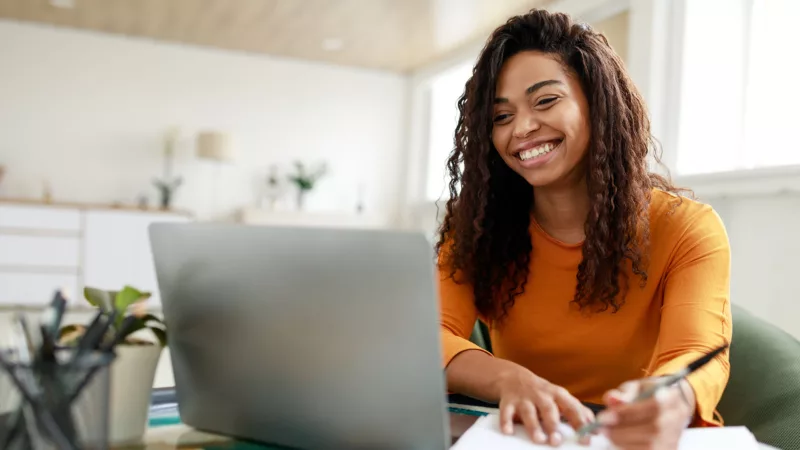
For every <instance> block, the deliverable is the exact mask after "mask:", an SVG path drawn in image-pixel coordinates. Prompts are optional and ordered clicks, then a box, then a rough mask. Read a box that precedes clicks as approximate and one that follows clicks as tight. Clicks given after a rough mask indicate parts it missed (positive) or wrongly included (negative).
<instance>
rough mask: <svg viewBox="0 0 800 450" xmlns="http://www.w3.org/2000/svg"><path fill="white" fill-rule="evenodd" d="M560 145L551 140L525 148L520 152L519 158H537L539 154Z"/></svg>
mask: <svg viewBox="0 0 800 450" xmlns="http://www.w3.org/2000/svg"><path fill="white" fill-rule="evenodd" d="M556 147H558V145H557V144H556V145H554V144H553V143H551V142H548V143H546V144H542V145H540V146H538V147H536V148H532V149H528V150H525V151H524V152H521V153H520V154H519V159H521V160H523V161H525V160H527V159H531V158H536V157H537V156H541V155H544V154H545V153H549V152H550V151H552V150H553V149H554V148H556Z"/></svg>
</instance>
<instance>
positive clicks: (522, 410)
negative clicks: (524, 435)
mask: <svg viewBox="0 0 800 450" xmlns="http://www.w3.org/2000/svg"><path fill="white" fill-rule="evenodd" d="M517 416H518V417H519V419H520V422H522V424H523V425H524V426H525V430H526V431H527V432H528V436H530V438H531V439H532V440H533V442H535V443H537V444H544V443H546V442H547V436H546V435H545V434H544V432H543V431H542V427H541V425H540V424H539V416H538V414H537V412H536V406H534V405H533V402H530V401H526V402H523V403H522V404H521V405H520V406H519V412H518V413H517Z"/></svg>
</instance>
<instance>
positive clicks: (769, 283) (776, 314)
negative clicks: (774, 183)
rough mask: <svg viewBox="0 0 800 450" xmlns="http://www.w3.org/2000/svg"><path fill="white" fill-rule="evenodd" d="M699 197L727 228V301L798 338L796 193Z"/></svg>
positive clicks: (799, 220)
mask: <svg viewBox="0 0 800 450" xmlns="http://www.w3.org/2000/svg"><path fill="white" fill-rule="evenodd" d="M701 200H703V201H705V202H706V203H709V204H711V205H712V206H713V207H714V209H715V210H716V211H717V213H718V214H719V215H720V217H721V218H722V221H723V222H724V223H725V227H726V229H727V231H728V238H729V239H730V243H731V301H732V302H733V303H736V304H738V305H740V306H742V307H744V308H746V309H747V310H748V311H750V312H752V313H753V314H755V315H756V316H759V317H761V318H763V319H765V320H767V321H769V322H771V323H773V324H775V325H777V326H779V327H780V328H782V329H783V330H785V331H787V332H788V333H790V334H792V335H794V336H795V337H797V338H798V339H800V293H799V292H798V288H797V281H798V279H800V278H799V276H798V269H800V264H799V263H798V256H797V255H799V254H800V236H799V235H798V230H800V193H796V192H795V193H785V194H766V195H761V194H758V195H735V196H729V197H716V198H708V199H703V198H702V197H701ZM734 333H735V329H734Z"/></svg>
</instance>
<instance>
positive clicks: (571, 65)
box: [437, 10, 731, 449]
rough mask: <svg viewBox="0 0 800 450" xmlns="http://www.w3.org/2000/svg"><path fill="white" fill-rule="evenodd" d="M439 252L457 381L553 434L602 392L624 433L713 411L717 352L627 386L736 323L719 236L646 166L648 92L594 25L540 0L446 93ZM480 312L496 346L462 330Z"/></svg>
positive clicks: (447, 348) (643, 443) (607, 420)
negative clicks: (539, 6) (451, 114)
mask: <svg viewBox="0 0 800 450" xmlns="http://www.w3.org/2000/svg"><path fill="white" fill-rule="evenodd" d="M458 107H459V111H460V118H459V122H458V126H457V128H456V132H455V144H456V146H455V149H454V150H453V152H452V154H451V156H450V159H449V161H448V169H449V172H450V175H451V177H452V180H451V182H450V199H449V201H448V202H447V214H446V217H445V220H444V223H443V225H442V228H441V232H440V237H439V242H438V245H437V251H438V253H439V268H440V272H441V282H440V295H441V314H442V318H441V334H442V341H443V346H444V359H445V361H444V365H445V367H446V376H447V382H448V386H449V389H450V391H451V392H458V393H462V394H466V395H469V396H472V397H475V398H479V399H483V400H487V401H494V402H499V404H500V416H501V426H502V428H503V430H504V431H506V432H510V431H511V426H512V421H518V422H521V423H522V424H524V425H525V427H526V429H527V431H528V432H529V434H530V436H531V438H532V439H533V440H534V441H535V442H539V443H549V444H551V445H558V444H559V443H560V442H561V440H562V437H561V436H560V435H559V434H558V433H557V432H556V424H557V423H558V421H559V418H560V417H563V418H565V419H566V420H568V421H569V423H570V424H571V425H572V426H573V427H576V428H577V427H579V426H581V425H583V424H585V423H587V422H588V421H590V420H592V419H593V416H592V413H591V412H590V411H589V410H588V409H587V408H586V407H585V406H583V404H582V402H585V403H602V404H605V405H606V406H607V409H606V410H605V411H604V412H603V413H601V414H600V415H599V416H598V418H599V419H600V420H601V421H602V422H603V423H604V424H605V426H604V428H603V432H604V433H606V434H607V435H608V437H609V438H610V440H611V441H612V442H613V443H614V444H615V445H617V446H618V447H620V448H624V449H629V448H631V449H633V448H648V449H652V448H659V449H673V448H676V447H677V441H678V438H679V436H680V434H681V430H682V429H683V428H684V427H686V426H687V425H689V424H694V425H696V426H702V425H716V424H719V420H718V418H717V417H716V416H715V408H716V404H717V402H718V401H719V399H720V396H721V395H722V392H723V389H724V387H725V384H726V383H727V379H728V373H729V364H728V355H727V352H724V353H722V354H721V356H719V357H717V358H716V359H715V360H713V361H712V362H711V363H709V364H708V365H707V366H705V367H704V368H703V369H701V370H700V371H698V372H697V373H695V374H693V375H692V376H690V377H689V378H688V381H687V382H684V383H682V384H681V385H679V386H678V387H676V388H673V389H668V390H665V391H662V392H661V393H660V395H658V396H657V397H656V398H654V399H651V400H648V401H644V402H640V403H639V402H637V403H630V402H629V401H630V400H631V399H632V398H633V396H635V395H636V393H637V392H639V390H640V389H642V387H643V386H646V385H647V384H648V383H649V382H651V381H649V380H652V379H653V378H654V377H658V376H662V375H665V374H669V373H672V372H674V371H677V370H678V369H680V368H681V367H683V366H685V365H687V364H688V363H689V362H691V361H693V360H694V359H696V358H697V357H699V356H701V355H703V354H704V353H706V352H708V351H710V350H712V349H714V348H716V347H718V346H720V345H722V344H724V343H725V342H728V341H729V340H730V337H731V317H730V309H729V278H730V250H729V244H728V239H727V235H726V232H725V229H724V227H723V225H722V223H721V221H720V219H719V217H718V216H717V215H716V213H715V212H714V211H713V210H712V209H711V208H710V207H708V206H705V205H702V204H700V203H697V202H695V201H693V200H690V199H688V198H683V197H681V196H679V195H677V194H678V190H677V189H676V188H675V187H674V186H672V185H671V184H670V182H669V181H668V180H667V179H665V178H663V177H661V176H658V175H656V174H653V173H649V172H648V154H649V153H650V150H651V149H652V147H653V145H652V144H653V140H652V138H651V135H650V125H649V121H648V117H647V113H646V110H645V105H644V102H643V100H642V98H641V96H640V95H639V93H638V92H637V90H636V88H635V87H634V85H633V83H632V82H631V80H630V78H629V77H628V75H627V73H626V71H625V68H624V65H623V63H622V61H621V60H620V58H619V57H618V56H617V55H616V54H615V53H614V51H613V50H612V49H611V47H610V46H609V45H608V42H607V41H606V39H605V37H603V36H602V35H601V34H599V33H597V32H595V31H593V30H592V29H591V28H589V27H588V26H586V25H584V24H578V23H575V22H573V21H572V20H571V19H570V18H569V17H568V16H566V15H563V14H551V13H548V12H546V11H538V10H534V11H532V12H530V13H529V14H526V15H524V16H518V17H514V18H512V19H510V20H509V21H508V22H507V23H506V24H505V25H503V26H501V27H500V28H498V29H497V30H496V31H495V32H494V33H493V34H492V36H491V38H490V40H489V41H488V43H487V44H486V47H485V48H484V49H483V51H482V53H481V55H480V58H479V59H478V62H477V64H476V66H475V68H474V70H473V75H472V78H471V79H470V80H469V81H468V82H467V84H466V92H465V93H464V95H463V96H462V97H461V99H460V100H459V102H458ZM476 318H479V319H481V320H482V321H483V322H485V323H486V324H488V327H489V329H490V333H491V339H492V346H493V351H494V355H490V354H488V353H487V352H485V351H482V350H481V349H480V348H478V347H477V346H475V345H473V344H471V343H470V342H469V341H468V339H467V338H468V337H469V336H470V333H471V331H472V329H473V325H474V323H475V320H476Z"/></svg>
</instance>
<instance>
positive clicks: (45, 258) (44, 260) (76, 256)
mask: <svg viewBox="0 0 800 450" xmlns="http://www.w3.org/2000/svg"><path fill="white" fill-rule="evenodd" d="M79 262H80V239H78V238H77V237H74V238H73V237H50V236H16V235H10V234H5V235H4V234H0V267H2V266H13V267H15V268H23V269H24V268H25V267H29V266H37V267H46V268H65V269H69V268H74V269H75V270H77V268H78V266H79Z"/></svg>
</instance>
